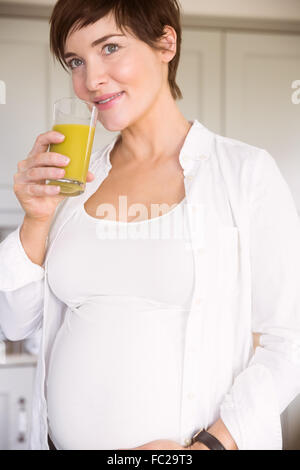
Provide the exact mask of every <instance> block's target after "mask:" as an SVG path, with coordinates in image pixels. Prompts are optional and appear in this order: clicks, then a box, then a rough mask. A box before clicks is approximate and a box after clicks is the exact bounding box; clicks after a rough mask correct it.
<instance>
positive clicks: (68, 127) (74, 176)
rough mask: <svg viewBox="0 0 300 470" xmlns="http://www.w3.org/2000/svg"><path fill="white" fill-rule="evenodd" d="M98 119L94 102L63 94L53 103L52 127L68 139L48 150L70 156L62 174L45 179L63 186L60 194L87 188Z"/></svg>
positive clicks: (75, 194) (77, 191) (68, 194)
mask: <svg viewBox="0 0 300 470" xmlns="http://www.w3.org/2000/svg"><path fill="white" fill-rule="evenodd" d="M97 119H98V109H97V108H96V106H95V105H94V103H90V102H88V101H82V100H80V99H78V98H61V99H60V100H58V101H56V102H55V103H54V107H53V127H52V130H54V131H57V132H59V133H61V134H63V135H64V136H65V140H64V141H63V142H61V143H58V144H51V145H50V148H49V151H50V152H55V153H59V154H62V155H65V156H67V157H69V158H70V163H69V164H68V166H66V167H64V168H65V171H66V173H65V176H64V177H63V178H61V179H49V180H46V184H49V185H55V186H60V188H61V190H60V194H63V195H65V196H79V195H80V194H82V193H83V192H84V191H85V187H86V177H87V172H88V169H89V164H90V156H91V152H92V148H93V143H94V136H95V129H96V123H97Z"/></svg>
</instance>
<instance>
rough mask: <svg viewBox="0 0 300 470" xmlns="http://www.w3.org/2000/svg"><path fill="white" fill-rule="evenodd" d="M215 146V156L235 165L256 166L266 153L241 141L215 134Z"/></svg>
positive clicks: (260, 148)
mask: <svg viewBox="0 0 300 470" xmlns="http://www.w3.org/2000/svg"><path fill="white" fill-rule="evenodd" d="M215 145H216V152H217V154H218V155H219V156H220V157H221V158H223V159H226V160H227V161H228V162H229V163H231V164H235V165H238V166H240V165H245V164H249V165H250V166H252V165H256V164H257V163H259V162H260V161H261V159H264V158H266V154H267V151H266V150H265V149H264V148H262V147H257V146H255V145H252V144H250V143H247V142H243V141H241V140H237V139H233V138H230V137H224V136H222V135H218V134H215Z"/></svg>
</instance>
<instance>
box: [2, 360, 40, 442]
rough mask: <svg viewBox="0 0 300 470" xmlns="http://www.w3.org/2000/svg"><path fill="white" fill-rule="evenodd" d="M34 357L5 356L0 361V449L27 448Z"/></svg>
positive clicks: (34, 364) (34, 369) (34, 368)
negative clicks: (4, 358) (1, 361)
mask: <svg viewBox="0 0 300 470" xmlns="http://www.w3.org/2000/svg"><path fill="white" fill-rule="evenodd" d="M35 372H36V357H35V356H32V355H29V354H22V355H10V356H9V355H7V356H6V363H4V364H3V363H0V450H28V449H29V433H30V424H31V410H32V393H33V384H34V378H35Z"/></svg>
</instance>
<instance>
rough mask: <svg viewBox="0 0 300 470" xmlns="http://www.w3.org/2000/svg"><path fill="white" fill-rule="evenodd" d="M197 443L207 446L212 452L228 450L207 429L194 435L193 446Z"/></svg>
mask: <svg viewBox="0 0 300 470" xmlns="http://www.w3.org/2000/svg"><path fill="white" fill-rule="evenodd" d="M197 441H199V442H202V443H203V444H205V445H206V447H208V448H209V449H210V450H226V449H225V447H224V446H223V444H221V442H220V441H219V440H218V439H217V438H216V437H215V436H213V435H212V434H210V433H209V432H207V431H206V430H205V429H200V431H197V432H196V434H194V435H193V437H192V440H191V445H192V444H194V443H195V442H197Z"/></svg>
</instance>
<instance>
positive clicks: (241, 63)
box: [225, 32, 300, 213]
mask: <svg viewBox="0 0 300 470" xmlns="http://www.w3.org/2000/svg"><path fill="white" fill-rule="evenodd" d="M225 63H226V135H227V136H228V137H232V138H236V139H239V140H242V141H245V142H247V143H249V144H252V145H256V146H258V147H262V148H265V149H266V150H267V151H268V152H270V153H271V154H272V156H273V157H274V158H275V159H276V161H277V163H278V166H279V167H280V170H281V172H282V174H283V176H284V177H285V179H286V180H287V182H288V184H289V186H290V189H291V191H292V194H293V196H294V199H295V202H296V205H297V208H298V211H299V213H300V185H299V176H300V155H299V123H300V104H298V105H296V104H293V102H292V94H293V93H295V90H294V89H292V83H293V82H294V81H295V80H297V79H300V36H296V35H293V36H292V35H285V34H259V33H242V32H241V33H227V34H226V60H225Z"/></svg>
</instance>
